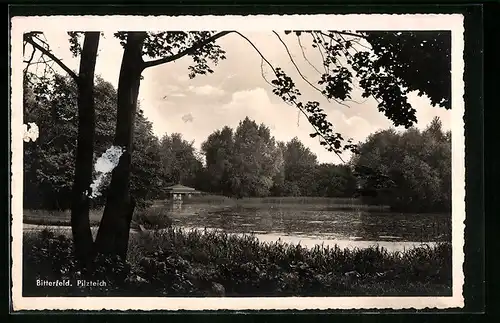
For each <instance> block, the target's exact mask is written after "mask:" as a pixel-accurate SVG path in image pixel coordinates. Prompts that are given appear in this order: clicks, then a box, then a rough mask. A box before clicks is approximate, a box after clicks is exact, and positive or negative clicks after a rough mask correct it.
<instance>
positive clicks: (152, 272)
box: [24, 228, 451, 297]
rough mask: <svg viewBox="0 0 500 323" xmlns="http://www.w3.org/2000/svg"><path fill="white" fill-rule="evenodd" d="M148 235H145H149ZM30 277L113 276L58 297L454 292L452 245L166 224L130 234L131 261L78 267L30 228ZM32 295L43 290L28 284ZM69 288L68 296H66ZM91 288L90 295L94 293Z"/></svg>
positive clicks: (67, 250)
mask: <svg viewBox="0 0 500 323" xmlns="http://www.w3.org/2000/svg"><path fill="white" fill-rule="evenodd" d="M146 237H147V239H146ZM24 248H25V266H24V268H25V271H24V275H25V276H24V277H25V283H24V286H33V284H32V283H33V280H34V279H35V280H36V279H37V278H43V279H61V278H70V279H78V277H81V276H82V275H84V276H86V277H92V278H93V279H102V280H106V282H109V283H108V284H107V286H106V288H104V289H103V288H100V289H99V288H96V289H93V290H91V291H89V290H87V291H86V292H85V291H82V290H69V291H68V290H66V291H64V293H63V291H60V290H54V289H50V290H49V289H47V290H44V291H43V292H44V293H55V292H59V293H61V294H60V295H73V294H78V293H80V295H81V294H82V293H83V292H85V293H84V295H102V294H104V295H119V296H124V295H133V296H142V295H144V296H185V297H186V296H222V295H225V296H235V297H238V296H247V297H251V296H336V295H344V296H347V295H359V296H361V295H365V296H366V295H376V296H384V295H398V296H403V295H450V293H451V244H450V243H441V244H438V245H437V246H435V247H430V246H423V247H418V248H413V249H409V250H407V251H405V252H389V251H387V250H386V249H383V248H378V247H372V248H367V249H340V248H338V247H337V246H335V247H332V248H330V247H327V248H323V247H320V246H317V247H315V248H312V249H307V248H303V247H301V246H300V245H289V244H285V243H283V242H280V241H278V242H273V243H263V242H260V241H258V240H257V239H256V237H254V236H251V235H244V236H237V235H232V234H227V233H224V232H219V231H208V230H190V231H185V230H182V229H179V228H167V229H164V230H153V231H150V232H148V233H147V236H146V235H144V234H133V235H132V236H131V240H130V243H129V255H128V259H127V260H128V261H123V260H121V259H118V258H109V257H104V256H99V257H97V259H96V261H95V267H94V268H93V269H92V271H91V272H89V273H83V274H82V273H80V272H79V271H78V269H77V268H78V267H77V265H76V262H75V261H74V258H73V256H72V242H71V239H68V238H67V237H65V236H55V235H54V234H53V233H52V232H49V231H42V232H40V233H38V234H36V235H33V234H26V235H25V241H24ZM29 292H30V293H31V294H32V295H33V294H37V293H38V295H39V294H40V293H41V291H40V290H33V289H32V290H30V291H29ZM68 293H69V294H68ZM89 293H90V294H89Z"/></svg>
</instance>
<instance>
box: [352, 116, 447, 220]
mask: <svg viewBox="0 0 500 323" xmlns="http://www.w3.org/2000/svg"><path fill="white" fill-rule="evenodd" d="M351 163H352V165H353V166H354V167H355V169H356V176H357V178H358V182H359V184H360V188H361V189H362V193H365V194H362V196H363V198H364V199H365V200H367V201H371V202H375V203H379V204H384V205H389V206H391V208H392V209H394V210H403V211H449V210H451V179H452V177H451V132H450V131H447V132H445V131H443V129H442V124H441V121H440V120H439V118H437V117H436V118H434V120H432V122H431V123H430V124H429V125H428V126H427V128H426V129H425V130H424V131H420V130H418V129H415V128H410V129H408V130H406V131H404V132H400V133H398V132H396V131H395V130H394V129H388V130H383V131H379V132H377V133H375V134H372V135H370V136H369V137H368V138H367V140H366V141H365V142H364V143H362V144H361V145H359V154H357V155H355V156H354V157H353V159H352V160H351ZM366 193H368V194H366Z"/></svg>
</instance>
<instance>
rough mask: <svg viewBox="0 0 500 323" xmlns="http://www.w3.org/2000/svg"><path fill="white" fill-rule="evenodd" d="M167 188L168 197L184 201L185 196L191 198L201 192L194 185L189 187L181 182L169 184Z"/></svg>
mask: <svg viewBox="0 0 500 323" xmlns="http://www.w3.org/2000/svg"><path fill="white" fill-rule="evenodd" d="M166 190H167V193H168V198H169V199H173V200H174V201H182V200H183V197H186V198H191V197H192V196H193V195H197V194H200V193H201V192H199V191H197V190H196V189H194V188H192V187H187V186H184V185H181V184H176V185H173V186H169V187H167V189H166Z"/></svg>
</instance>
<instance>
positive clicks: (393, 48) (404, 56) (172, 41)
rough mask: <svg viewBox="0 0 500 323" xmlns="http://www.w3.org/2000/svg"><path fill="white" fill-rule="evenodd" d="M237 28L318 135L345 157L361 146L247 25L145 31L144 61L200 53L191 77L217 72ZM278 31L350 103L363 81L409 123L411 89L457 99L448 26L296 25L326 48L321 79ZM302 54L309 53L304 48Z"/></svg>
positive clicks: (389, 112)
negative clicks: (305, 95)
mask: <svg viewBox="0 0 500 323" xmlns="http://www.w3.org/2000/svg"><path fill="white" fill-rule="evenodd" d="M230 33H234V34H236V35H239V36H240V37H241V38H243V39H244V40H246V41H247V42H248V43H249V44H250V45H251V47H252V48H253V49H254V50H255V51H256V52H257V53H258V54H259V55H260V56H261V58H262V60H263V62H266V64H267V65H268V66H269V67H270V68H271V69H272V71H273V73H274V76H275V79H274V80H272V81H271V82H270V84H271V85H272V86H273V93H274V94H275V95H277V96H278V97H280V98H281V99H282V100H283V101H284V102H286V103H287V104H290V105H292V106H295V107H296V108H297V109H298V110H299V111H300V112H301V113H302V114H303V115H305V116H306V118H307V120H308V121H309V123H310V124H311V125H312V127H313V129H314V132H313V133H311V137H313V138H315V137H318V138H319V139H320V144H321V145H323V146H325V147H326V148H327V149H328V151H331V152H334V153H336V154H337V155H338V156H339V157H340V154H341V153H342V152H343V151H345V150H350V151H352V152H356V151H357V146H356V145H354V144H353V143H352V140H351V139H348V140H346V141H344V138H343V137H342V135H341V134H340V133H338V132H335V131H334V126H333V124H332V123H331V122H330V121H328V120H327V115H326V113H325V112H324V110H323V109H322V108H321V107H320V104H319V102H318V101H306V102H302V101H300V100H299V99H298V98H299V97H300V95H301V93H300V91H299V89H297V87H296V85H295V82H294V81H293V80H292V78H291V77H290V76H288V75H287V74H286V73H285V71H284V70H283V69H282V68H280V67H277V66H274V65H273V64H272V63H271V62H270V61H269V60H267V59H266V57H264V55H263V54H262V52H261V51H260V50H259V49H258V47H257V46H256V45H255V44H254V43H253V42H252V41H251V40H250V39H249V38H247V37H246V36H245V35H243V34H242V33H240V32H237V31H223V32H214V31H201V32H200V31H196V32H183V31H173V32H155V33H153V32H150V33H144V34H145V35H144V45H143V51H142V53H143V55H144V56H146V57H149V58H151V59H152V60H150V61H146V62H144V65H143V68H147V67H152V66H157V65H160V64H163V63H167V62H171V61H175V60H177V59H179V58H181V57H184V56H190V57H191V59H192V60H193V64H191V65H190V66H189V77H190V78H194V77H195V76H196V75H206V74H210V73H213V72H214V70H213V68H212V67H211V66H210V65H211V64H214V65H217V63H218V62H219V61H221V60H223V59H225V58H226V53H225V51H224V50H223V49H222V48H221V47H220V46H219V45H218V44H216V40H217V39H219V38H221V37H223V36H226V35H227V34H230ZM273 33H274V34H275V35H276V36H277V38H278V39H279V41H280V42H281V43H282V44H283V46H284V47H285V49H286V51H287V53H288V54H289V58H290V60H291V61H292V63H293V65H294V66H295V68H296V70H297V72H298V73H299V75H300V76H301V78H302V79H304V80H305V81H306V82H307V83H308V84H309V85H310V86H311V87H313V88H314V89H316V90H317V91H318V92H320V93H321V94H322V96H324V97H325V98H326V99H327V100H329V101H330V100H333V101H335V102H337V103H338V104H340V105H343V106H348V105H347V104H346V103H345V102H349V101H353V100H352V91H353V88H354V87H356V86H359V87H360V88H361V89H362V91H363V92H362V97H364V98H368V97H372V98H374V99H375V100H376V101H377V103H378V110H379V111H380V112H382V113H384V115H385V116H386V117H387V118H388V119H389V120H391V121H392V122H393V124H394V125H395V126H404V127H406V128H409V127H411V126H412V125H413V124H414V123H415V122H417V118H416V110H415V108H414V107H412V105H411V104H410V103H409V102H408V93H410V92H412V91H415V90H417V91H418V94H419V95H424V94H425V95H427V96H428V97H429V98H430V100H431V103H432V104H433V105H434V106H436V105H439V106H441V107H445V108H447V109H449V108H450V107H451V106H450V95H451V90H450V81H451V76H450V75H451V72H450V70H451V65H450V64H451V63H450V61H451V60H450V50H451V47H450V46H451V43H450V39H451V37H450V34H449V33H446V32H441V33H435V32H433V33H428V32H370V31H363V32H350V31H327V32H324V31H294V32H293V34H294V35H295V36H296V37H297V41H298V42H299V45H300V46H301V48H303V45H302V44H303V43H305V41H304V39H305V38H307V39H309V40H310V41H309V43H310V46H311V47H312V48H313V49H314V50H317V51H319V53H320V54H321V57H322V64H323V69H324V72H319V70H320V68H316V67H315V66H313V67H315V69H316V70H317V71H318V72H319V77H318V79H317V80H316V81H314V82H313V81H310V80H308V79H307V78H306V77H305V76H304V75H303V74H302V73H301V70H300V68H299V66H298V65H297V64H296V62H295V61H294V58H293V56H292V55H291V54H290V51H289V49H288V47H287V44H286V42H285V41H284V40H283V39H282V38H281V37H280V36H279V35H278V33H276V32H273ZM285 34H287V35H290V34H292V32H291V31H285ZM115 36H116V37H117V38H118V39H120V41H121V44H122V45H125V43H126V39H127V38H126V37H127V32H118V33H116V34H115ZM301 38H302V39H301ZM303 55H304V58H306V59H307V57H306V56H305V53H304V52H303ZM308 62H309V61H308ZM309 63H310V62H309ZM310 64H311V63H310ZM311 65H313V64H311ZM429 67H432V69H429ZM353 73H354V74H353ZM429 73H432V75H429ZM314 83H315V84H314ZM341 159H342V158H341Z"/></svg>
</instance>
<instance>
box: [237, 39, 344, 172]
mask: <svg viewBox="0 0 500 323" xmlns="http://www.w3.org/2000/svg"><path fill="white" fill-rule="evenodd" d="M234 33H235V34H237V35H239V36H240V37H241V38H243V39H245V40H246V41H247V42H248V43H249V44H250V46H252V47H253V48H254V49H255V51H256V52H257V54H259V56H260V57H261V59H262V60H263V61H264V62H266V64H267V65H268V66H269V67H270V68H271V69H272V70H273V72H274V74H275V75H276V76H277V77H278V73H277V72H276V69H275V68H274V66H273V65H272V64H271V63H270V62H269V60H268V59H267V58H265V56H264V55H263V54H262V52H261V51H260V50H259V49H258V48H257V47H256V46H255V44H254V43H253V42H252V41H251V40H250V39H248V37H246V36H245V35H243V34H241V33H240V32H238V31H234ZM288 96H290V94H288ZM292 101H294V100H292ZM296 107H297V109H299V111H300V112H301V113H302V114H303V115H304V116H305V117H306V118H308V115H307V113H306V112H305V111H304V109H303V108H301V107H300V106H298V105H296ZM309 124H310V125H311V126H312V127H313V129H314V130H315V131H316V132H317V133H318V135H319V136H320V137H322V138H323V139H324V140H325V142H327V144H328V145H329V146H330V147H331V148H334V147H332V145H331V144H330V143H328V140H326V138H325V137H324V135H323V134H321V133H320V132H319V130H318V128H316V126H314V125H313V124H311V123H309ZM333 152H334V153H335V155H337V157H338V158H339V159H340V160H341V161H342V162H343V163H345V161H344V159H343V158H342V157H341V156H340V154H339V153H338V152H337V151H335V149H334V150H333Z"/></svg>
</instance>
